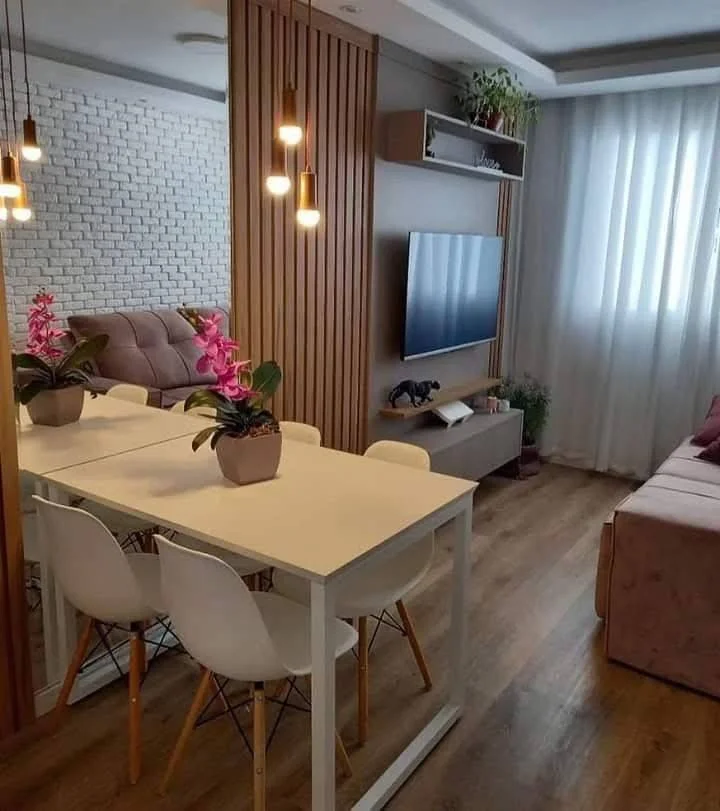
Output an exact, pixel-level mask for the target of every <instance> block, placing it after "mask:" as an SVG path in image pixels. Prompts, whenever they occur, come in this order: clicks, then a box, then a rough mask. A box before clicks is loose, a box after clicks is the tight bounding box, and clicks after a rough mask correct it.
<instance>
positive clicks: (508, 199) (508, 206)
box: [488, 180, 513, 377]
mask: <svg viewBox="0 0 720 811" xmlns="http://www.w3.org/2000/svg"><path fill="white" fill-rule="evenodd" d="M512 192H513V184H512V182H511V181H509V180H503V181H502V182H501V183H500V189H499V191H498V214H497V235H498V236H499V237H502V238H503V256H502V276H501V279H500V303H499V306H498V325H497V336H498V337H497V339H496V340H495V341H493V342H492V344H491V345H490V359H489V363H488V375H489V376H490V377H500V376H501V375H502V372H503V369H502V355H503V339H504V333H505V305H506V301H507V283H508V272H509V271H508V257H509V246H510V229H511V212H512Z"/></svg>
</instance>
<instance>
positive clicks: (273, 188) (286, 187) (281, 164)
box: [265, 0, 291, 197]
mask: <svg viewBox="0 0 720 811" xmlns="http://www.w3.org/2000/svg"><path fill="white" fill-rule="evenodd" d="M275 14H276V17H277V19H278V20H280V19H281V17H280V0H277V2H276V4H275ZM280 62H281V64H280V68H279V69H278V80H277V89H278V90H279V91H281V90H282V87H283V75H282V60H280ZM274 101H275V104H277V102H278V98H277V97H275V98H274ZM275 109H276V110H277V106H276V107H275ZM290 186H291V183H290V178H289V177H288V173H287V155H286V154H285V143H284V141H282V140H281V139H280V137H279V136H277V135H275V136H273V139H272V144H271V146H270V174H269V175H268V176H267V177H266V178H265V188H266V189H267V190H268V191H269V192H270V194H272V195H273V196H275V197H283V196H284V195H286V194H287V193H288V192H289V191H290Z"/></svg>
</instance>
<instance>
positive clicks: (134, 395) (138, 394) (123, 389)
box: [107, 383, 149, 405]
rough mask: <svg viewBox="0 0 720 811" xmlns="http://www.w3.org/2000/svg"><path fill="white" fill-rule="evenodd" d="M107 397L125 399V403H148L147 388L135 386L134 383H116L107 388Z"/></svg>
mask: <svg viewBox="0 0 720 811" xmlns="http://www.w3.org/2000/svg"><path fill="white" fill-rule="evenodd" d="M107 396H108V397H114V398H115V399H116V400H125V402H126V403H137V404H138V405H147V404H148V396H149V395H148V390H147V389H146V388H143V386H136V385H135V384H134V383H117V384H116V385H115V386H112V388H109V389H108V390H107Z"/></svg>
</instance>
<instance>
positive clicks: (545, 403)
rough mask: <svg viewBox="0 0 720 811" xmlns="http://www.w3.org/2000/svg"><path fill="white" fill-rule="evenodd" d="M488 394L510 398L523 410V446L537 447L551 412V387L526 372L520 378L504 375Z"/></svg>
mask: <svg viewBox="0 0 720 811" xmlns="http://www.w3.org/2000/svg"><path fill="white" fill-rule="evenodd" d="M488 394H490V395H492V396H493V397H497V398H498V399H501V400H509V401H510V407H511V408H518V409H521V410H522V411H523V440H522V441H523V446H525V447H526V448H529V447H533V448H534V447H536V446H537V444H538V442H539V440H540V435H541V434H542V430H543V428H544V427H545V424H546V423H547V420H548V414H549V412H550V389H549V388H548V387H547V386H544V385H543V384H542V383H540V381H539V380H537V379H536V378H534V377H532V376H531V375H528V374H526V375H524V376H523V377H522V378H520V379H519V380H516V379H514V378H512V377H504V378H503V379H502V381H501V382H500V383H499V384H498V385H497V386H493V387H492V388H491V389H490V390H489V391H488Z"/></svg>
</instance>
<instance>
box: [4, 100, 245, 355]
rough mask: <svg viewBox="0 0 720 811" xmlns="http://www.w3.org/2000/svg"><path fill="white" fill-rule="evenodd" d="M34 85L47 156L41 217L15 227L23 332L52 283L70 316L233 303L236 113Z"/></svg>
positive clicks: (13, 286) (36, 186)
mask: <svg viewBox="0 0 720 811" xmlns="http://www.w3.org/2000/svg"><path fill="white" fill-rule="evenodd" d="M31 91H32V97H33V101H34V104H35V109H34V111H33V115H34V118H35V119H36V121H37V125H38V135H39V138H40V139H41V140H42V146H43V148H44V151H45V155H46V157H45V158H44V159H43V163H42V164H40V165H33V164H28V163H27V162H25V163H24V164H23V172H24V175H25V179H26V182H27V187H28V193H29V196H30V201H31V207H32V209H33V212H34V217H33V219H32V220H31V221H30V222H27V223H22V224H21V223H13V222H10V221H9V222H8V223H7V225H5V226H3V230H4V232H5V234H4V235H5V236H6V239H5V240H4V250H5V271H6V279H7V283H8V297H9V302H8V305H9V311H10V313H9V314H10V321H11V327H12V329H13V333H14V336H15V338H16V340H19V339H22V337H23V335H24V333H25V315H26V311H27V307H28V305H29V302H30V299H31V298H32V296H33V295H34V294H35V292H36V290H37V289H38V287H41V286H44V287H46V288H47V289H48V290H49V291H51V292H53V293H55V294H56V302H57V308H56V309H57V312H58V315H61V316H65V315H69V314H71V313H75V312H81V311H85V312H88V311H92V312H101V311H108V310H118V309H144V308H152V307H173V306H176V305H179V304H182V303H183V302H185V303H187V304H225V303H227V302H228V300H229V288H230V274H229V232H228V228H229V225H228V223H229V204H228V182H229V181H228V163H227V130H226V124H225V123H224V122H220V121H211V120H207V119H200V118H192V117H190V116H184V115H177V114H175V113H168V112H163V111H160V110H156V109H153V108H150V107H145V106H141V105H137V104H126V103H124V102H119V101H114V100H110V99H106V98H101V97H99V96H91V95H86V94H84V93H80V92H76V91H73V90H67V89H61V88H55V87H44V86H33V87H32V88H31ZM18 98H19V108H18V109H19V111H20V112H21V115H20V118H22V117H23V116H24V111H25V104H24V101H22V100H20V96H18ZM18 123H19V125H20V124H21V121H19V122H18Z"/></svg>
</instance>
